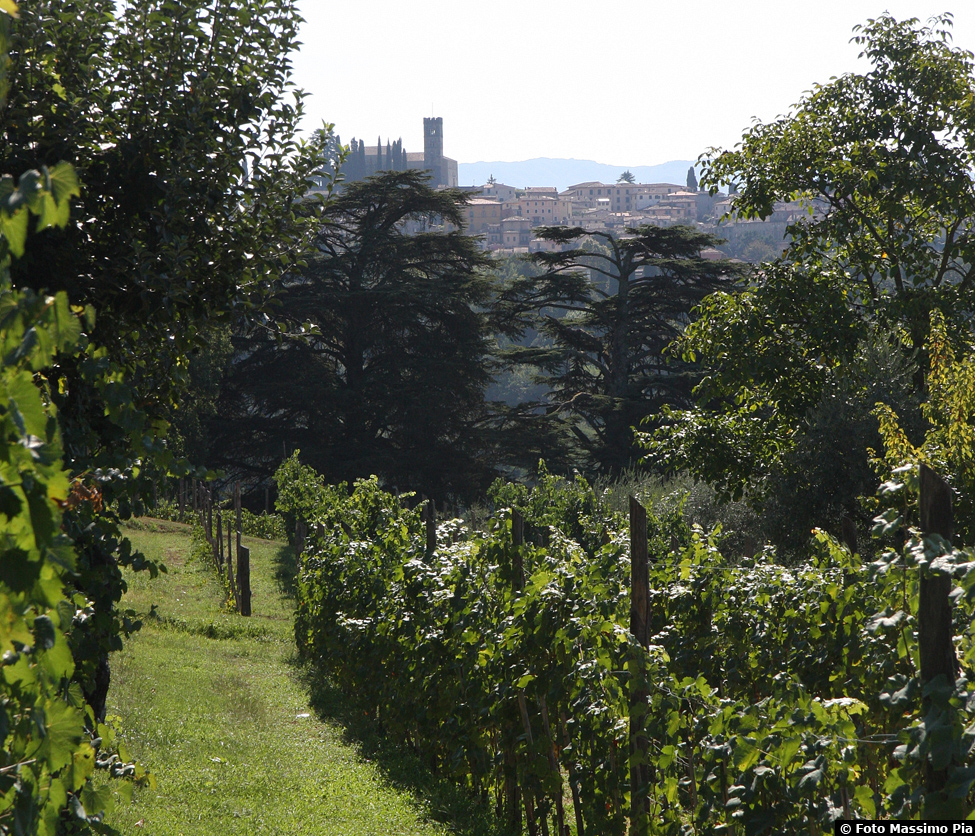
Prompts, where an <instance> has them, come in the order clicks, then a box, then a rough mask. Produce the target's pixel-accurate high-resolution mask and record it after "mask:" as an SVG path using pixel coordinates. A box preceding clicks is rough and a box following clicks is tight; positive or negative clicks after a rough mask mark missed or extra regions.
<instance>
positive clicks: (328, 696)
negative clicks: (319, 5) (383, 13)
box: [274, 545, 509, 836]
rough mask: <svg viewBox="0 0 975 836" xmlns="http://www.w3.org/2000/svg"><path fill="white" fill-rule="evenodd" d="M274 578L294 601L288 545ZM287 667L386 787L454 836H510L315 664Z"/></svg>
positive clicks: (293, 563)
mask: <svg viewBox="0 0 975 836" xmlns="http://www.w3.org/2000/svg"><path fill="white" fill-rule="evenodd" d="M274 579H275V581H276V582H277V584H278V587H279V589H280V590H281V592H282V594H284V595H287V596H288V597H289V598H291V599H292V600H294V598H295V595H296V593H297V580H298V562H297V559H296V557H295V553H294V551H293V549H292V548H291V547H290V546H285V545H282V546H281V548H279V549H278V551H277V553H276V554H275V555H274ZM288 664H289V665H290V666H291V668H292V670H293V672H294V675H295V677H296V679H297V680H298V681H299V682H300V683H301V684H302V685H303V686H304V688H305V690H306V691H307V693H308V696H309V704H310V705H311V707H312V708H313V709H314V711H315V713H316V714H317V715H318V717H319V718H320V719H322V720H325V721H327V722H332V723H334V724H336V725H339V726H341V727H342V729H343V739H344V741H345V742H346V743H347V744H349V745H351V746H354V747H355V748H356V749H357V750H358V751H359V752H360V753H361V755H362V756H363V757H364V758H368V759H369V760H371V761H373V762H374V763H375V764H376V765H377V766H378V767H379V769H380V771H381V772H382V774H383V777H384V778H385V779H386V780H387V781H388V782H389V783H390V785H392V786H393V787H396V788H397V789H400V790H404V791H406V792H409V793H411V794H412V795H413V796H414V797H415V798H416V799H417V800H418V801H419V802H420V804H421V805H422V808H423V810H424V811H425V812H426V814H427V816H428V817H429V818H430V819H431V820H433V821H436V822H441V823H443V824H446V825H447V827H448V828H449V830H450V832H451V833H453V834H456V836H509V833H508V831H506V830H505V829H504V828H503V826H502V825H501V823H500V822H499V821H498V820H497V819H496V818H495V816H494V813H493V811H492V810H491V809H489V808H488V807H486V806H484V805H483V804H479V803H477V801H476V800H475V799H473V798H471V797H470V795H468V794H467V793H465V792H464V791H463V790H462V789H461V788H460V787H458V786H457V785H456V784H453V783H452V782H450V781H449V780H447V779H445V778H441V777H439V776H437V775H434V774H433V773H432V772H431V771H430V769H429V768H428V767H427V765H426V764H424V763H423V762H422V761H421V759H420V758H419V757H418V756H417V755H416V754H415V753H413V752H411V751H409V750H408V749H406V748H405V747H402V746H397V745H395V744H394V743H393V742H391V741H390V740H389V739H387V738H385V737H384V736H383V735H381V734H379V733H377V730H376V726H375V723H373V722H370V721H369V720H368V718H365V717H363V716H362V715H361V714H360V713H359V712H358V711H356V709H355V707H354V704H353V701H352V700H350V699H349V698H348V697H346V696H345V695H344V694H342V693H341V692H340V691H339V690H338V689H337V688H336V687H335V686H333V685H332V684H331V682H329V681H328V680H327V679H326V678H325V677H324V676H322V675H321V674H319V673H318V672H317V671H316V670H315V668H314V666H313V665H311V664H304V663H302V662H300V661H299V660H298V657H297V655H294V654H293V655H292V656H291V657H290V658H289V659H288Z"/></svg>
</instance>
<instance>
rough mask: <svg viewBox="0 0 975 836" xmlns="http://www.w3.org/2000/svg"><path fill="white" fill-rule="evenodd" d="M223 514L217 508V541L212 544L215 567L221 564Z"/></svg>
mask: <svg viewBox="0 0 975 836" xmlns="http://www.w3.org/2000/svg"><path fill="white" fill-rule="evenodd" d="M222 519H223V514H221V513H220V509H219V508H217V542H216V544H215V546H214V550H213V557H214V559H215V560H216V561H217V568H218V569H219V568H221V567H222V566H223V522H222Z"/></svg>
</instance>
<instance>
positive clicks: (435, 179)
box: [342, 116, 457, 188]
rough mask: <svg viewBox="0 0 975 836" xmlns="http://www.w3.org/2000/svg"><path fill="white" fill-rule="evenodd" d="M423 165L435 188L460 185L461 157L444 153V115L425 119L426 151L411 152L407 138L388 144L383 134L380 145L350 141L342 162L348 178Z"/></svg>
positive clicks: (420, 168) (348, 179)
mask: <svg viewBox="0 0 975 836" xmlns="http://www.w3.org/2000/svg"><path fill="white" fill-rule="evenodd" d="M411 169H419V170H422V171H426V172H428V173H429V175H430V185H431V186H433V187H434V188H437V187H448V188H456V186H457V160H452V159H450V157H445V156H444V153H443V118H442V117H440V116H436V117H430V118H425V119H424V120H423V153H422V154H421V153H418V152H416V151H412V152H408V151H406V150H405V149H404V148H403V140H402V139H397V140H396V141H395V142H391V141H389V140H387V141H386V145H385V147H384V146H383V144H382V139H381V138H380V139H379V140H378V141H377V143H376V145H366V144H365V143H364V142H363V141H362V140H357V139H355V138H353V139H352V142H350V143H349V156H348V157H347V159H346V161H345V163H344V165H343V166H342V174H343V175H344V177H345V180H346V181H347V182H353V181H356V180H362V179H364V178H366V177H369V176H370V175H373V174H376V173H377V172H380V171H407V170H411Z"/></svg>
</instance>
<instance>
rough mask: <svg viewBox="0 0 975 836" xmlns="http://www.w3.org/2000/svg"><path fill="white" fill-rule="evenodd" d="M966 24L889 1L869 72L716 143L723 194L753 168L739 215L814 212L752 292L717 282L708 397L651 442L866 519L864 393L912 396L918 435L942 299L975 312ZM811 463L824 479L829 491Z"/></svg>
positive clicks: (874, 33) (704, 338) (705, 366)
mask: <svg viewBox="0 0 975 836" xmlns="http://www.w3.org/2000/svg"><path fill="white" fill-rule="evenodd" d="M950 24H951V20H950V16H948V15H946V16H943V17H940V18H936V19H934V20H933V21H932V22H931V24H930V25H928V26H922V25H920V24H919V23H918V21H917V20H915V19H909V20H904V21H896V20H894V19H893V18H891V17H890V16H888V15H884V16H882V17H880V18H877V19H876V20H871V21H869V22H868V23H867V24H866V25H865V26H863V27H858V28H857V29H856V35H855V38H854V40H855V41H856V42H857V43H858V44H859V45H860V46H861V47H862V48H863V57H865V58H866V59H867V60H868V61H869V62H870V65H871V68H870V69H869V70H868V71H867V72H865V73H863V74H848V75H845V76H842V77H841V78H838V79H833V80H832V81H830V82H829V83H828V84H825V85H820V86H816V87H815V88H814V89H813V90H812V91H811V92H809V93H808V94H806V95H805V96H804V97H803V98H802V99H801V100H800V102H799V103H798V104H797V105H796V107H795V108H794V110H793V112H792V113H791V114H789V115H788V116H784V117H782V118H780V119H778V120H776V121H775V122H772V123H768V124H764V123H757V124H756V125H754V126H753V127H752V128H750V129H749V130H748V131H746V132H745V134H744V136H743V138H742V141H741V143H740V144H739V145H738V146H737V147H736V148H735V149H733V150H730V151H723V152H719V151H717V150H714V151H712V152H711V153H710V154H709V155H708V156H707V158H706V159H705V160H704V174H703V183H704V185H705V186H706V187H708V188H709V189H710V190H711V192H712V194H713V193H715V192H716V190H717V188H718V186H719V185H720V184H722V183H727V182H732V181H734V182H736V183H738V184H739V185H740V193H739V194H738V195H737V197H736V200H735V202H734V210H733V212H734V214H735V215H736V216H738V217H744V218H768V217H769V216H770V215H771V214H772V212H773V211H774V209H775V204H776V202H777V201H783V200H790V201H791V200H798V201H801V202H803V203H805V205H806V207H807V209H808V214H806V215H805V216H801V217H799V218H797V219H796V220H794V221H793V222H792V223H791V224H790V225H789V226H788V228H787V230H786V231H787V234H788V236H789V244H788V248H787V249H786V251H785V252H784V253H783V254H782V255H781V257H779V258H776V259H775V260H773V261H772V262H771V263H768V264H763V265H762V266H761V268H760V269H758V270H756V271H755V273H754V275H753V278H752V282H751V284H750V285H749V286H748V287H746V288H744V289H743V290H741V291H740V292H737V293H733V294H719V295H716V296H714V297H712V298H711V299H709V300H708V301H707V302H706V304H705V305H704V306H703V307H702V310H701V311H700V316H699V317H698V319H697V321H696V322H695V323H694V324H693V325H692V326H691V327H690V328H689V329H688V331H687V332H686V333H685V335H684V336H683V338H682V339H681V340H680V341H679V343H678V345H677V347H676V350H677V351H678V352H679V353H680V355H681V356H682V357H683V358H684V359H686V360H688V361H691V362H697V363H699V364H700V367H701V370H702V373H703V374H704V378H703V382H702V385H701V386H700V387H699V388H698V389H697V390H696V392H695V395H696V397H697V401H698V406H697V408H695V409H692V410H683V411H681V412H676V411H675V412H673V413H672V414H670V415H667V416H666V418H665V421H664V422H663V423H662V425H661V426H658V428H657V430H656V432H655V433H654V434H653V435H652V436H648V437H645V438H644V439H643V440H644V442H645V443H647V444H648V446H649V449H650V452H651V457H652V458H653V459H655V460H657V461H659V462H661V463H663V464H664V465H666V466H668V467H670V468H673V469H682V468H685V467H686V468H688V469H689V470H690V472H692V473H693V474H694V475H695V476H696V477H697V478H700V479H704V480H706V481H708V482H709V483H711V484H713V485H715V486H716V487H717V488H718V489H719V491H720V492H721V493H722V494H723V495H725V496H732V497H741V496H747V497H749V498H750V499H751V501H753V502H754V503H755V504H756V505H764V504H766V502H767V501H770V500H774V501H775V502H777V503H778V504H779V506H780V507H783V508H790V507H792V508H794V507H803V508H808V509H809V511H810V517H809V521H810V522H811V523H812V524H813V525H816V526H835V525H837V523H838V519H839V517H841V516H843V515H847V516H852V517H857V516H859V518H860V520H861V522H865V521H866V519H867V517H868V515H864V514H862V512H860V511H859V509H858V507H857V493H858V492H860V491H862V490H863V488H864V487H865V482H864V478H865V475H866V474H867V473H868V471H867V468H866V462H867V455H868V453H867V451H868V449H869V448H870V447H871V446H873V445H874V444H875V443H876V441H875V438H874V433H873V431H872V430H871V431H866V430H867V421H866V418H865V409H867V410H869V409H871V408H872V407H873V404H872V403H869V402H867V401H866V400H865V396H867V395H869V396H877V399H878V400H881V399H882V400H884V402H886V403H887V404H888V405H889V406H890V408H891V409H893V410H895V411H896V412H898V413H902V414H903V415H904V416H905V426H906V429H907V430H908V432H909V434H911V435H912V436H913V432H914V430H915V428H916V427H917V425H918V421H917V420H916V416H917V410H918V405H919V403H920V401H922V400H923V385H922V381H923V377H924V374H925V372H926V371H927V368H928V363H929V361H928V358H927V357H926V355H925V351H924V348H923V346H924V344H925V339H926V335H927V332H928V327H929V319H930V317H929V313H930V312H931V311H933V310H940V311H942V312H943V314H944V316H945V318H946V320H947V321H948V322H951V323H952V325H953V326H956V327H966V326H964V322H965V321H966V319H967V317H968V316H969V313H968V312H969V311H970V310H971V309H972V302H973V298H972V293H971V291H972V282H973V281H975V274H973V272H972V266H971V265H972V264H973V257H975V238H973V235H972V229H971V224H970V221H969V219H970V218H971V217H972V216H973V213H975V188H973V185H972V181H971V178H970V177H969V176H968V174H967V172H970V171H971V169H972V165H973V157H972V154H973V151H972V149H973V148H975V139H973V138H975V109H973V105H972V102H973V101H975V98H973V93H975V77H973V73H972V69H973V63H972V56H971V55H970V54H969V53H967V52H965V51H963V50H960V49H957V48H955V47H952V46H951V44H950ZM884 343H886V344H887V345H889V346H891V347H894V348H895V349H896V350H897V353H899V354H900V355H901V358H900V360H898V359H897V358H896V357H894V356H892V355H889V356H888V359H887V362H886V364H885V365H884V366H881V367H877V368H875V371H876V372H877V373H878V377H876V378H875V379H873V380H869V379H865V378H864V377H863V376H862V375H863V373H865V372H867V371H868V367H869V365H870V364H869V362H866V361H865V358H868V357H869V355H870V354H871V352H873V353H876V349H877V347H878V346H881V345H883V344H884ZM912 364H915V369H914V377H913V380H912V381H911V382H910V386H909V387H904V386H903V385H901V384H902V383H903V382H904V378H903V374H902V373H903V372H904V371H905V370H906V369H908V368H909V367H910V366H911V365H912ZM887 372H890V375H891V379H893V380H895V381H897V385H896V386H890V385H889V381H888V379H886V377H885V374H886V373H887ZM708 449H713V450H714V451H715V452H714V453H713V454H711V455H708V454H707V450H708ZM841 460H847V461H849V462H851V463H853V464H854V466H853V467H852V468H851V469H850V470H849V472H847V473H846V474H845V475H844V474H836V473H830V469H829V468H823V467H816V468H814V469H813V470H814V471H817V472H813V471H811V470H810V468H809V467H808V465H809V464H810V463H811V462H824V461H833V462H839V461H841ZM800 473H801V474H802V475H801V476H799V477H798V479H797V478H796V476H795V474H800ZM801 480H805V483H804V484H805V485H806V486H807V488H808V490H807V494H812V495H816V494H818V495H820V496H821V497H822V501H821V502H819V503H818V505H819V507H818V508H816V509H813V507H812V506H810V504H809V503H808V501H807V499H808V496H807V497H804V496H803V495H802V490H801V489H802V487H803V482H802V481H801ZM793 488H795V489H793ZM867 492H869V491H867ZM814 510H815V515H812V513H813V511H814ZM809 527H811V526H806V525H801V526H796V528H797V529H801V528H807V529H808V528H809ZM782 542H784V541H782ZM795 547H796V544H795V542H793V543H792V544H791V545H790V548H795Z"/></svg>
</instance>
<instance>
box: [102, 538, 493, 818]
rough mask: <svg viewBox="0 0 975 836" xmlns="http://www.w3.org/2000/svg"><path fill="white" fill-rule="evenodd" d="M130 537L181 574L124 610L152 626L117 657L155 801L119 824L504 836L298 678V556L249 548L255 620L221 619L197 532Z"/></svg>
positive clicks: (323, 688) (148, 589) (121, 707)
mask: <svg viewBox="0 0 975 836" xmlns="http://www.w3.org/2000/svg"><path fill="white" fill-rule="evenodd" d="M129 534H130V536H131V538H132V540H133V543H134V545H135V546H137V547H138V548H140V549H141V550H142V551H144V552H145V553H146V554H147V555H149V556H151V557H153V558H154V559H157V560H161V561H162V562H164V563H165V564H166V566H167V568H168V572H167V573H166V574H164V575H161V576H160V577H159V578H157V579H155V580H150V579H149V578H148V576H146V575H132V574H129V575H128V576H127V581H128V584H129V589H128V592H127V594H126V597H125V601H124V606H127V607H131V608H132V609H134V610H136V612H137V613H138V614H139V616H140V618H141V619H142V621H143V624H144V626H143V629H142V630H141V631H140V632H139V633H138V634H137V635H136V636H135V637H133V638H132V640H130V641H129V642H128V644H127V646H126V648H125V650H123V651H122V652H120V653H118V654H115V655H114V656H113V657H112V687H111V691H110V693H109V708H108V711H109V714H110V715H117V716H118V717H120V722H121V725H122V729H123V731H122V737H123V739H124V740H125V742H126V744H127V745H128V748H129V750H130V752H131V754H132V756H133V757H135V758H137V759H138V760H139V761H141V762H142V763H143V764H144V765H145V766H146V767H147V768H148V769H150V770H151V771H152V772H153V773H154V775H155V777H156V788H155V789H154V790H153V789H148V788H146V789H143V790H139V791H137V793H136V795H135V799H134V801H133V803H132V804H131V805H126V804H120V805H119V807H118V808H117V809H116V811H115V812H114V813H113V814H112V816H111V817H110V819H109V823H110V824H112V825H114V826H115V827H117V828H118V829H119V830H120V831H121V832H123V833H146V834H154V836H190V834H201V835H202V834H248V836H250V834H289V836H290V835H291V834H315V836H323V835H324V834H329V835H331V834H335V836H344V835H345V834H348V836H367V834H376V836H379V835H380V834H383V836H385V834H416V836H425V835H426V834H444V833H448V832H453V833H461V834H471V836H474V834H487V833H489V832H490V830H491V825H490V822H489V821H487V819H488V818H489V816H485V815H484V811H483V810H478V809H474V808H472V807H470V806H469V805H468V804H467V802H466V800H465V799H463V798H460V797H458V796H457V795H456V793H453V792H452V791H450V790H449V789H446V788H444V787H443V786H442V785H441V784H440V783H439V782H438V781H437V780H436V779H435V778H433V777H432V776H429V774H427V773H426V772H425V771H424V770H423V769H422V768H421V767H420V765H418V764H416V763H414V762H412V761H411V760H410V757H409V755H405V754H403V753H398V752H396V751H395V750H392V751H391V750H387V749H384V747H383V746H382V744H381V742H379V741H378V739H377V738H375V737H373V736H372V735H371V734H370V732H369V730H368V729H367V728H363V727H362V726H355V725H354V723H352V722H351V718H350V717H349V715H348V712H346V711H345V710H344V709H343V706H342V700H341V698H340V697H339V696H338V695H337V694H335V693H334V692H332V691H330V690H329V689H328V687H327V685H325V684H322V683H320V682H318V681H317V680H316V678H315V677H314V675H313V674H312V673H311V672H310V671H309V670H307V669H303V668H301V667H300V666H298V665H297V663H296V661H295V659H294V652H293V647H294V643H293V638H292V630H293V626H292V600H291V597H290V595H289V592H290V586H289V584H291V583H293V570H294V564H293V557H292V556H291V555H290V553H289V551H288V550H287V548H286V547H284V546H282V545H281V544H278V543H270V542H267V541H261V540H256V539H255V540H252V539H250V538H245V542H246V545H248V546H249V547H250V548H251V567H252V568H251V579H252V587H253V611H254V615H253V616H252V617H251V618H249V619H245V618H242V617H240V616H238V615H236V614H235V613H232V612H230V611H229V610H227V609H226V608H225V607H222V602H223V600H224V597H225V591H224V588H223V586H222V585H221V583H220V581H219V580H218V578H217V576H216V574H215V571H214V569H213V567H212V565H210V564H209V563H208V562H207V561H205V560H201V559H194V558H193V557H191V540H190V536H189V531H188V529H187V528H186V527H183V526H179V525H177V524H173V523H158V524H157V523H152V522H145V521H144V522H143V523H141V524H140V525H139V526H137V527H134V528H132V529H130V531H129ZM309 688H311V689H312V691H313V697H310V696H309ZM437 820H440V821H445V820H448V821H450V825H449V827H448V826H445V825H444V824H442V823H440V822H438V821H437Z"/></svg>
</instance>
